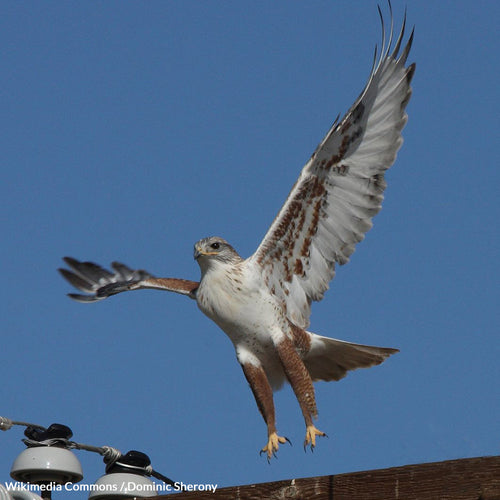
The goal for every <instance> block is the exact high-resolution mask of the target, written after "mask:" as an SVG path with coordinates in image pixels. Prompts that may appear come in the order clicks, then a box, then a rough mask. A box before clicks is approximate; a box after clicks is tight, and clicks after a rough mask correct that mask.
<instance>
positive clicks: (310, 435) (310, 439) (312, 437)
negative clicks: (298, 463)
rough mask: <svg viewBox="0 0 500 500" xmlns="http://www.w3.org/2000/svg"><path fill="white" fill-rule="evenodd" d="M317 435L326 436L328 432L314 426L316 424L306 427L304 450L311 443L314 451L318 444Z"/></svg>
mask: <svg viewBox="0 0 500 500" xmlns="http://www.w3.org/2000/svg"><path fill="white" fill-rule="evenodd" d="M316 436H326V434H325V433H324V432H322V431H320V430H318V429H316V427H314V425H308V426H307V428H306V439H305V441H304V450H305V449H306V447H307V446H308V445H309V444H310V445H311V450H312V451H314V447H315V446H316Z"/></svg>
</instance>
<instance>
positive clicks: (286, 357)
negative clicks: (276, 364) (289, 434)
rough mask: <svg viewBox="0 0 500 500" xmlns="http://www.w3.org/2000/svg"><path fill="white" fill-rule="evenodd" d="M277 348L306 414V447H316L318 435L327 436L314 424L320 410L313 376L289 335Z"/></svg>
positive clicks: (303, 413)
mask: <svg viewBox="0 0 500 500" xmlns="http://www.w3.org/2000/svg"><path fill="white" fill-rule="evenodd" d="M276 350H277V351H278V355H279V358H280V361H281V364H282V366H283V370H284V371H285V375H286V377H287V379H288V381H289V382H290V385H291V386H292V389H293V392H294V393H295V396H296V397H297V400H298V402H299V405H300V409H301V410H302V415H304V421H305V423H306V438H305V440H304V448H305V447H306V446H308V445H310V446H311V449H314V447H315V446H316V436H326V434H325V433H324V432H322V431H320V430H318V429H316V427H315V426H314V424H313V418H316V417H317V416H318V410H317V408H316V399H315V397H314V386H313V383H312V379H311V376H310V375H309V372H308V371H307V368H306V367H305V365H304V363H303V362H302V360H301V359H300V356H299V355H298V353H297V351H296V350H295V347H294V345H293V344H292V342H291V341H290V340H289V339H288V337H284V338H283V340H281V341H280V342H279V343H277V344H276Z"/></svg>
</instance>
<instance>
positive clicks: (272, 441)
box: [259, 432, 292, 462]
mask: <svg viewBox="0 0 500 500" xmlns="http://www.w3.org/2000/svg"><path fill="white" fill-rule="evenodd" d="M287 442H288V443H289V444H290V445H291V444H292V443H291V441H290V440H289V439H288V438H287V437H282V436H278V434H277V433H276V432H273V433H271V434H270V435H269V439H268V440H267V444H266V446H264V448H262V450H260V452H259V455H262V454H263V453H266V455H267V461H268V462H270V460H271V458H273V457H274V458H278V457H277V456H276V452H277V451H278V448H279V444H280V443H281V444H285V443H287Z"/></svg>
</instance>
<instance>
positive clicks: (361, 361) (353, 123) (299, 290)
mask: <svg viewBox="0 0 500 500" xmlns="http://www.w3.org/2000/svg"><path fill="white" fill-rule="evenodd" d="M379 14H380V18H381V21H382V32H383V37H382V46H381V50H380V55H377V50H375V56H374V62H373V66H372V70H371V73H370V76H369V78H368V82H367V84H366V86H365V87H364V89H363V91H362V92H361V94H360V96H359V97H358V98H357V100H356V101H355V103H354V104H353V106H352V107H351V108H350V110H349V111H348V112H347V114H346V115H345V116H344V117H343V118H342V120H340V121H339V120H338V118H337V120H335V122H334V124H333V125H332V127H331V128H330V130H329V131H328V133H327V134H326V137H325V138H324V139H323V141H322V142H321V143H320V144H319V146H318V147H317V149H316V150H315V151H314V153H313V154H312V156H311V158H310V159H309V161H308V162H307V163H306V165H305V166H304V168H303V169H302V171H301V173H300V176H299V178H298V180H297V182H296V183H295V185H294V186H293V188H292V190H291V192H290V194H289V195H288V198H287V199H286V201H285V204H284V205H283V207H282V208H281V210H280V211H279V213H278V215H277V216H276V218H275V219H274V221H273V223H272V224H271V226H270V228H269V230H268V231H267V233H266V235H265V236H264V239H263V240H262V242H261V243H260V245H259V246H258V248H257V250H256V251H255V253H254V254H253V255H252V256H251V257H248V258H247V259H243V258H242V257H240V255H238V253H237V252H236V250H235V249H234V248H233V247H232V246H231V245H230V244H229V243H228V242H227V241H226V240H224V239H222V238H220V237H216V236H215V237H209V238H204V239H201V240H200V241H198V242H197V243H196V244H195V246H194V258H195V259H196V261H197V262H198V264H199V266H200V269H201V279H200V281H190V280H184V279H177V278H157V277H155V276H153V275H152V274H150V273H148V272H146V271H143V270H132V269H130V268H129V267H127V266H125V265H124V264H121V263H119V262H113V263H112V264H111V266H112V269H113V271H111V272H110V271H108V270H106V269H104V268H102V267H100V266H99V265H97V264H94V263H92V262H80V261H78V260H76V259H73V258H71V257H65V258H64V260H65V262H66V264H67V265H68V266H69V268H70V269H71V270H69V269H60V272H61V273H62V275H63V277H64V278H65V279H66V280H67V281H68V282H69V283H70V284H71V285H73V286H74V287H75V288H77V289H79V290H80V291H83V292H85V294H84V295H83V294H69V296H70V297H71V298H72V299H74V300H77V301H79V302H95V301H99V300H102V299H105V298H107V297H110V296H111V295H115V294H117V293H121V292H125V291H129V290H140V289H156V290H166V291H169V292H176V293H179V294H182V295H186V296H187V297H189V298H191V299H193V300H195V301H196V303H197V305H198V307H199V308H200V309H201V311H202V312H203V313H204V314H206V315H207V316H208V317H209V318H210V319H211V320H213V321H214V322H215V323H216V324H217V325H218V326H219V327H220V328H221V329H222V330H223V331H224V332H225V333H226V334H227V336H228V337H229V339H230V340H231V342H232V343H233V345H234V348H235V351H236V357H237V360H238V362H239V363H240V365H241V367H242V369H243V373H244V375H245V377H246V380H247V381H248V384H249V385H250V388H251V390H252V392H253V395H254V397H255V401H256V403H257V406H258V408H259V410H260V413H261V414H262V417H263V418H264V421H265V423H266V425H267V443H266V445H265V446H264V448H262V451H261V453H262V452H263V453H265V454H266V455H267V457H268V459H270V458H271V457H272V456H273V455H274V454H275V452H276V451H277V450H278V448H279V444H282V443H285V442H286V441H288V440H287V439H286V438H285V437H282V436H280V435H278V433H277V428H276V420H275V408H274V402H273V391H274V390H277V389H279V388H280V387H281V386H282V385H283V383H284V382H288V383H289V384H290V385H291V386H292V389H293V391H294V393H295V396H296V398H297V400H298V403H299V405H300V409H301V410H302V414H303V417H304V421H305V425H306V436H305V441H304V447H305V448H306V447H307V446H310V447H311V449H314V447H315V445H316V438H317V436H324V435H325V433H324V432H322V431H320V430H318V429H317V428H316V427H315V425H314V423H313V419H314V418H316V417H317V408H316V400H315V395H314V387H313V382H315V381H318V380H325V381H331V380H340V379H341V378H343V377H344V376H345V375H346V373H347V372H348V371H350V370H355V369H357V368H367V367H370V366H373V365H378V364H380V363H382V362H383V361H384V360H385V359H386V358H387V357H389V356H390V355H391V354H394V353H396V352H398V350H397V349H391V348H384V347H374V346H368V345H360V344H353V343H350V342H344V341H342V340H337V339H333V338H328V337H324V336H320V335H317V334H315V333H312V332H310V331H308V327H309V316H310V313H311V303H312V301H319V300H321V299H322V298H323V295H324V293H325V291H326V290H327V289H328V285H329V282H330V280H332V278H333V277H334V275H335V266H336V264H339V265H343V264H346V263H347V262H348V261H349V257H350V255H351V254H352V253H353V251H354V247H355V245H356V244H357V243H359V242H360V241H361V240H362V239H363V238H364V235H365V233H366V232H367V231H368V230H369V229H370V228H371V226H372V218H373V217H374V216H375V215H376V214H377V213H378V212H379V210H380V209H381V203H382V200H383V192H384V190H385V187H386V182H385V180H384V173H385V171H386V170H387V169H388V168H389V167H390V166H391V165H392V164H393V163H394V161H395V158H396V153H397V151H398V149H399V148H400V146H401V144H402V138H401V131H402V129H403V127H404V126H405V124H406V121H407V115H406V112H405V107H406V105H407V104H408V101H409V99H410V96H411V87H410V82H411V80H412V77H413V74H414V71H415V64H411V65H408V66H407V65H406V60H407V57H408V54H409V52H410V48H411V45H412V40H413V31H412V32H411V34H410V36H409V38H408V41H407V43H406V45H405V46H404V47H403V49H402V50H401V47H402V41H403V37H404V32H405V24H406V15H405V18H404V20H403V25H402V28H401V30H400V32H399V36H398V38H397V40H396V42H395V43H394V47H392V45H393V43H392V39H393V23H392V11H391V29H390V36H389V40H388V41H387V43H386V39H385V32H386V29H385V27H384V20H383V16H382V14H381V11H380V8H379Z"/></svg>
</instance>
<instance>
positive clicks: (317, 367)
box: [303, 332, 399, 381]
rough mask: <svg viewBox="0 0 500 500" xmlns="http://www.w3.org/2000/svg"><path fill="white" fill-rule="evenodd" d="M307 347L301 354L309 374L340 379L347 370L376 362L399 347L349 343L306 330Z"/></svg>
mask: <svg viewBox="0 0 500 500" xmlns="http://www.w3.org/2000/svg"><path fill="white" fill-rule="evenodd" d="M307 333H308V334H309V335H310V338H311V348H310V349H309V352H308V353H307V354H306V355H305V356H304V357H303V362H304V364H305V365H306V368H307V370H308V371H309V374H310V375H311V378H312V379H313V381H315V380H326V381H330V380H340V379H341V378H343V377H345V376H346V375H347V372H348V371H349V370H356V369H357V368H369V367H370V366H375V365H379V364H380V363H382V362H383V361H385V360H386V359H387V358H388V357H389V356H390V355H391V354H395V353H396V352H399V349H392V348H390V347H375V346H370V345H362V344H352V343H350V342H344V341H342V340H337V339H331V338H328V337H322V336H320V335H316V334H315V333H311V332H307Z"/></svg>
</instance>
